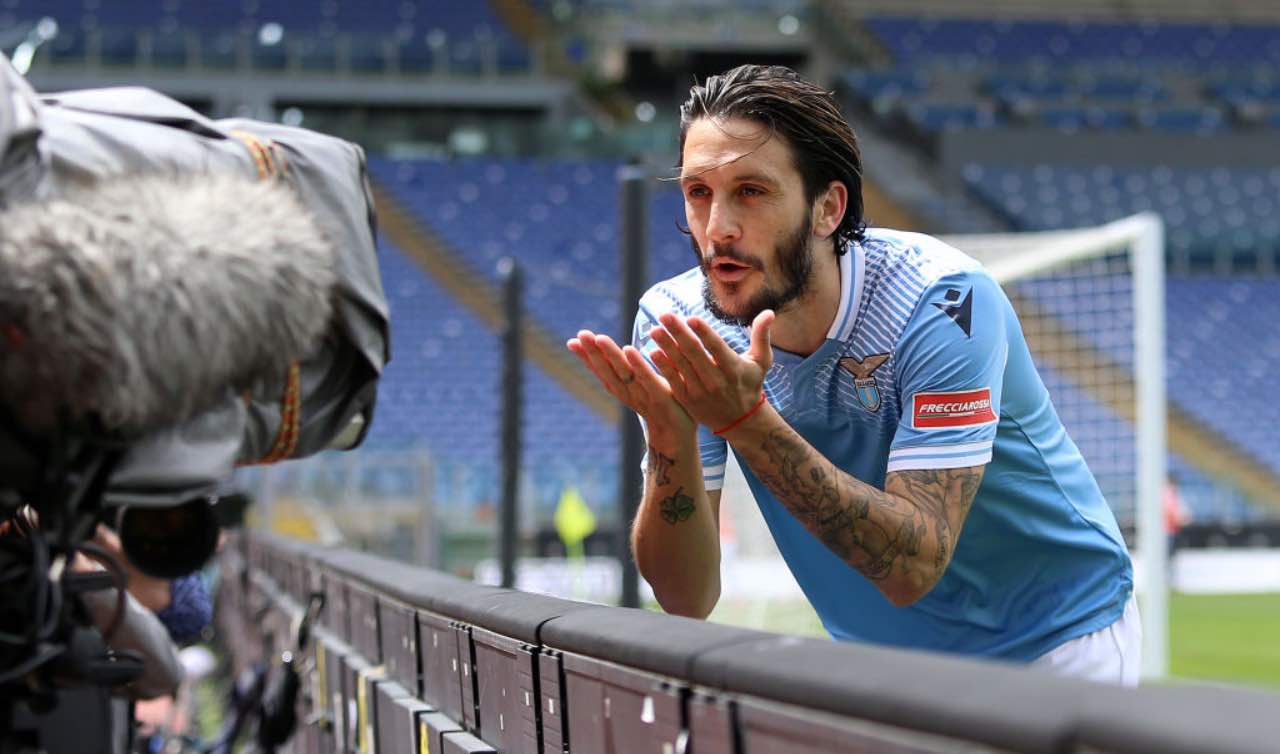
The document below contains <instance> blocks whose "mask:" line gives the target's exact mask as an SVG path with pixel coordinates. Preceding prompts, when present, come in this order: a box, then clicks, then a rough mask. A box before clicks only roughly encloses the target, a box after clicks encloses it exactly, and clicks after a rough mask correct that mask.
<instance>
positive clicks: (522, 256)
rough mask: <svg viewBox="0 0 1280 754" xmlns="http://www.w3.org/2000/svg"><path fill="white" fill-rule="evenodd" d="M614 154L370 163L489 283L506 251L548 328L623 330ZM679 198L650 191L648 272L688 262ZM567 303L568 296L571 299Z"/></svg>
mask: <svg viewBox="0 0 1280 754" xmlns="http://www.w3.org/2000/svg"><path fill="white" fill-rule="evenodd" d="M620 165H621V163H619V162H616V161H612V160H566V161H541V160H534V159H526V158H476V159H461V160H456V161H452V162H443V161H433V160H420V161H403V162H391V161H387V160H381V159H378V158H372V159H371V160H370V170H371V172H372V173H373V175H374V176H375V177H376V178H378V179H379V180H381V181H382V182H383V183H384V185H386V186H388V187H389V188H391V189H392V190H393V191H394V192H395V193H396V194H397V195H398V196H399V198H400V199H401V200H402V201H403V202H404V203H405V205H406V206H407V207H409V208H410V209H411V210H412V211H413V212H414V213H415V214H416V215H417V216H418V217H419V219H421V220H422V221H423V222H425V223H426V224H427V226H428V227H430V228H431V229H432V230H434V231H435V233H436V234H438V235H439V236H440V238H441V239H442V240H444V241H445V242H446V243H447V244H449V245H450V246H451V247H452V248H454V249H456V250H458V251H459V252H460V253H461V255H462V257H463V258H464V259H465V260H466V261H467V263H468V264H470V265H471V267H472V269H473V270H474V271H476V272H478V273H480V274H482V275H484V276H485V277H487V278H489V279H490V280H491V281H493V282H494V283H495V284H497V282H498V272H497V264H498V261H499V260H500V259H502V258H503V257H507V256H511V257H513V258H515V259H517V260H518V261H519V262H520V264H521V265H522V266H523V268H524V270H525V271H526V278H527V280H528V290H527V293H526V297H527V306H528V307H529V310H530V311H531V312H532V313H533V314H534V316H536V317H537V318H538V319H539V320H540V321H541V322H543V323H544V324H545V325H547V326H549V327H551V328H552V330H553V331H554V332H556V333H557V334H559V335H562V336H564V337H570V336H572V335H573V334H574V333H576V332H577V331H578V330H580V329H582V328H584V327H585V328H588V329H591V330H595V331H597V332H604V333H609V334H611V335H613V336H615V337H617V336H619V335H620V334H622V333H624V332H625V333H627V334H628V336H629V334H630V328H631V323H630V322H627V323H625V326H624V324H623V323H622V322H621V321H620V319H619V314H618V313H619V311H620V303H619V301H620V299H619V297H620V291H619V288H618V285H619V282H618V281H619V265H618V248H619V241H618V235H617V234H618V223H619V217H620V212H621V210H620V209H619V203H618V192H619V188H618V182H617V177H616V174H617V171H618V168H619V167H620ZM682 208H683V204H682V202H681V199H680V195H679V192H678V191H676V190H675V189H674V188H669V189H667V188H662V187H659V188H658V189H657V190H655V191H654V192H653V195H652V205H651V208H650V224H649V239H650V254H649V263H648V268H649V278H650V281H651V282H657V281H658V280H662V279H664V278H667V277H670V276H672V275H674V274H676V273H678V272H681V271H683V270H685V269H688V268H689V267H690V266H692V264H693V263H694V260H693V255H692V252H691V251H690V247H689V241H688V239H686V238H685V237H684V236H682V235H681V234H680V232H679V231H678V230H677V229H676V223H678V222H679V223H681V224H682V223H683V221H684V213H683V209H682ZM569 302H572V303H571V304H570V303H569Z"/></svg>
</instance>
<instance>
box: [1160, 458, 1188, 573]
mask: <svg viewBox="0 0 1280 754" xmlns="http://www.w3.org/2000/svg"><path fill="white" fill-rule="evenodd" d="M1162 503H1163V508H1164V533H1165V536H1166V537H1167V538H1168V541H1169V563H1170V567H1171V568H1172V566H1173V554H1174V552H1176V551H1177V549H1178V543H1179V537H1178V535H1179V534H1180V533H1181V532H1182V530H1183V528H1185V527H1186V525H1187V524H1189V523H1191V518H1192V516H1191V510H1190V509H1189V508H1187V506H1186V505H1185V504H1184V503H1183V502H1182V492H1181V491H1180V490H1179V489H1178V477H1177V476H1175V475H1174V474H1173V473H1172V472H1170V473H1169V475H1168V476H1166V477H1165V482H1164V494H1163V499H1162Z"/></svg>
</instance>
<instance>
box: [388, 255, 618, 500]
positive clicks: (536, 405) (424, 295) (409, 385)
mask: <svg viewBox="0 0 1280 754" xmlns="http://www.w3.org/2000/svg"><path fill="white" fill-rule="evenodd" d="M379 263H380V266H381V271H382V278H383V281H384V282H385V285H386V291H387V299H388V303H389V305H390V307H391V311H392V316H393V318H394V319H395V322H396V326H395V327H394V328H393V329H392V352H393V353H394V354H395V358H394V359H393V360H392V363H391V364H389V365H388V367H387V370H386V372H385V373H384V375H383V382H382V388H381V389H380V390H379V393H378V405H377V410H376V414H375V415H376V417H377V420H376V421H375V423H374V425H373V428H372V429H371V430H370V434H369V437H368V439H367V441H366V448H367V449H368V451H370V452H374V453H377V452H381V451H389V450H394V451H400V450H407V449H415V448H425V449H429V450H430V451H431V454H432V457H433V461H434V463H435V464H436V466H437V470H436V476H437V478H436V480H435V481H436V484H437V494H436V495H435V499H437V500H442V501H448V504H449V505H455V506H457V509H459V510H464V511H466V510H468V509H471V508H474V507H475V506H476V505H479V504H482V503H492V502H493V501H495V500H497V498H498V494H497V490H498V485H499V483H500V481H501V478H500V475H499V474H498V473H497V471H496V469H497V468H498V467H499V458H498V447H497V438H498V426H499V412H500V402H499V394H500V390H501V379H502V374H501V363H502V353H501V345H500V343H499V342H498V337H497V336H496V335H495V334H494V333H493V331H492V330H490V329H489V328H488V327H486V326H485V325H484V323H482V322H481V321H480V320H479V319H477V318H476V317H475V315H474V314H472V313H471V312H469V311H467V310H466V309H465V308H463V307H462V306H461V305H460V304H458V302H457V301H456V300H455V299H454V298H453V297H452V296H451V295H450V294H449V293H448V292H447V291H446V290H445V289H444V288H442V287H441V286H440V285H439V284H438V283H436V282H435V281H433V280H432V279H431V278H430V277H428V276H426V275H425V274H423V272H422V270H421V269H419V268H418V267H416V266H415V265H414V264H413V262H411V261H410V260H408V259H407V258H406V257H405V256H404V254H403V253H402V252H400V251H399V250H398V249H396V248H395V247H394V246H392V245H391V244H389V243H388V242H386V241H383V242H381V243H380V245H379ZM428 375H429V376H430V379H429V380H428V379H424V376H428ZM523 390H524V397H525V406H526V408H525V425H524V447H525V448H526V450H525V454H526V455H525V460H526V464H527V471H526V476H527V484H528V485H529V493H530V494H531V495H532V498H533V500H534V501H535V502H534V507H535V508H537V507H539V506H544V507H545V506H549V505H553V504H554V503H555V501H556V499H557V498H558V496H559V494H560V492H561V491H562V489H563V487H564V485H565V484H567V483H574V484H577V485H579V486H580V488H585V489H586V491H587V493H588V494H591V495H593V496H596V495H609V496H611V495H613V494H614V491H613V490H614V488H613V486H612V484H613V482H614V479H615V471H616V466H617V453H616V451H614V452H612V453H610V449H611V448H613V447H614V445H615V444H616V432H615V431H614V429H613V428H612V427H611V426H609V425H608V424H606V423H605V422H604V421H603V420H602V419H601V418H600V417H599V416H597V415H596V414H594V413H593V412H591V411H590V410H589V409H588V408H587V407H586V406H584V405H583V404H582V403H581V402H580V401H578V400H576V399H574V398H573V397H572V396H570V395H569V394H567V393H566V392H565V391H564V389H563V388H562V387H560V386H559V385H558V384H557V383H555V382H554V381H552V380H551V379H550V378H548V377H547V376H546V375H545V374H544V373H542V371H541V370H539V369H538V368H537V367H536V366H534V365H532V364H531V365H530V366H529V368H528V369H527V370H526V372H525V380H524V385H523ZM486 470H487V472H488V473H486ZM591 470H599V472H598V473H594V474H593V473H589V472H590V471H591ZM404 473H407V471H401V472H399V473H397V472H386V473H384V474H383V475H381V476H376V477H375V478H374V479H373V480H370V483H371V484H372V485H374V486H375V487H380V488H381V489H371V490H369V492H370V493H371V494H386V493H387V492H389V491H393V490H396V489H399V490H405V491H407V490H409V489H412V488H413V486H414V485H415V484H416V481H415V480H411V479H405V478H404ZM541 512H543V513H546V511H545V510H544V511H541Z"/></svg>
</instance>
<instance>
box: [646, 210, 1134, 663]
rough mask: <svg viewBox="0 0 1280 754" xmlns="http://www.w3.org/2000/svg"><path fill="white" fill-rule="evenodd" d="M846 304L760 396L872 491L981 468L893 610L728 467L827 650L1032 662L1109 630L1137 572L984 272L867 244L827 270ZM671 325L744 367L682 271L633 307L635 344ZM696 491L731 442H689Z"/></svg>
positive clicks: (782, 362)
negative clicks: (883, 649) (846, 647)
mask: <svg viewBox="0 0 1280 754" xmlns="http://www.w3.org/2000/svg"><path fill="white" fill-rule="evenodd" d="M840 270H841V297H840V305H839V309H838V313H837V315H836V318H835V321H834V322H833V324H832V326H831V330H830V332H828V333H827V339H826V341H825V343H824V344H823V345H822V346H821V347H820V348H819V349H818V350H817V351H816V352H814V353H813V354H811V355H810V356H808V357H800V356H797V355H795V354H790V353H787V352H784V351H779V350H777V349H775V350H774V365H773V367H772V369H770V371H769V373H768V375H766V378H765V394H766V395H767V396H768V399H769V401H770V403H772V404H773V406H774V408H776V409H777V410H778V412H779V413H780V414H781V415H782V417H783V418H784V419H785V420H786V421H787V422H788V423H789V424H790V425H791V426H792V427H794V428H795V429H796V431H797V432H799V433H800V434H801V435H802V436H803V437H804V438H805V439H806V440H808V442H809V443H810V444H812V445H813V446H814V448H816V449H817V450H818V452H820V453H822V455H823V456H825V457H826V458H828V459H829V460H831V461H832V462H833V463H835V464H836V466H838V467H840V468H841V469H843V470H844V471H846V472H848V473H849V474H851V475H852V476H854V477H856V478H857V479H860V480H862V481H863V482H866V483H868V484H871V485H874V486H876V487H878V488H881V489H883V487H884V480H885V474H886V473H887V472H889V471H899V470H909V469H947V468H959V467H965V466H981V465H983V464H985V465H986V470H985V474H984V476H983V479H982V485H981V487H979V489H978V492H977V495H976V497H975V498H974V502H973V506H972V508H971V509H970V511H969V514H968V517H967V518H966V519H965V522H964V527H963V528H962V530H961V533H960V538H959V540H958V542H957V544H956V548H955V552H954V553H953V556H952V559H951V564H950V565H949V566H948V567H947V570H946V572H945V573H944V574H943V575H942V578H941V579H940V580H939V581H938V583H937V585H936V586H934V588H933V589H932V590H931V591H930V592H929V593H928V594H927V595H925V596H924V597H923V598H922V599H920V600H919V601H918V602H916V603H915V604H913V605H911V606H909V607H903V608H898V607H894V606H893V605H892V604H890V603H889V601H888V600H887V599H886V598H885V597H884V596H883V595H882V594H881V593H880V591H879V590H878V589H877V588H876V587H875V586H874V585H873V584H872V583H871V582H870V581H868V580H867V579H866V578H865V577H863V576H862V575H861V574H860V573H858V571H856V570H855V569H853V568H852V567H851V566H849V565H848V564H846V563H845V562H844V561H843V560H841V559H840V558H839V557H837V556H836V555H835V554H834V553H832V552H831V551H830V550H829V549H827V547H826V546H825V545H824V544H823V543H822V542H821V541H820V540H818V539H817V538H816V537H814V536H813V535H812V534H811V533H809V531H808V530H807V529H806V528H805V527H804V525H803V524H801V523H800V521H798V520H797V519H796V518H795V517H794V516H792V515H791V513H790V512H789V511H787V509H786V508H784V507H783V506H782V504H781V503H779V502H778V501H777V499H775V498H774V496H773V494H772V493H771V492H770V491H769V490H768V489H767V488H766V487H765V486H764V485H763V484H762V483H761V482H760V480H759V479H758V478H757V477H756V476H755V474H754V473H752V472H751V470H750V469H749V468H747V466H746V464H745V463H743V464H741V465H742V467H743V472H744V473H745V475H746V478H747V482H748V483H749V484H750V486H751V489H752V491H753V492H754V493H755V498H756V501H757V502H758V504H759V506H760V510H761V512H762V513H763V514H764V518H765V521H766V522H767V523H768V525H769V528H770V530H771V531H772V533H773V538H774V540H775V541H776V542H777V545H778V549H779V550H780V551H781V552H782V555H783V557H784V558H785V559H786V561H787V565H788V566H790V568H791V571H792V573H793V574H794V575H795V578H796V580H797V581H798V582H799V584H800V586H801V587H802V588H803V589H804V591H805V594H806V595H807V596H808V598H809V601H810V602H812V603H813V606H814V608H815V609H816V610H817V612H818V615H819V616H820V617H821V618H822V622H823V624H824V625H825V626H826V628H827V630H828V631H829V632H830V633H831V635H832V636H834V637H836V638H839V639H855V640H864V641H871V642H877V643H881V644H892V645H897V646H903V647H913V648H922V649H932V650H939V651H947V652H959V653H964V654H972V655H986V656H992V657H1004V658H1009V659H1014V660H1024V661H1027V660H1032V659H1034V658H1036V657H1038V656H1040V655H1042V654H1044V653H1045V652H1048V651H1049V650H1051V649H1053V648H1054V647H1056V646H1058V645H1060V644H1062V643H1063V642H1065V641H1068V640H1070V639H1073V638H1076V637H1078V636H1083V635H1084V634H1087V633H1090V632H1092V631H1096V630H1098V629H1100V628H1103V627H1105V626H1108V625H1110V624H1111V623H1113V622H1115V621H1116V620H1117V619H1119V618H1120V616H1121V615H1122V613H1123V612H1124V605H1125V601H1126V600H1127V599H1128V597H1129V595H1130V593H1131V592H1132V590H1133V569H1132V565H1131V563H1130V560H1129V555H1128V552H1127V550H1126V549H1125V546H1124V542H1123V540H1122V539H1121V536H1120V530H1119V527H1118V526H1117V525H1116V521H1115V517H1114V516H1113V515H1112V513H1111V510H1110V508H1109V507H1108V506H1107V503H1106V501H1105V500H1104V499H1103V496H1102V492H1101V491H1100V490H1099V488H1098V484H1097V482H1096V481H1095V480H1094V478H1093V474H1092V473H1091V472H1090V471H1089V469H1088V467H1087V466H1086V465H1085V462H1084V459H1083V458H1082V457H1081V455H1080V451H1079V449H1077V448H1076V445H1075V443H1074V442H1072V441H1071V438H1069V437H1067V433H1066V431H1065V430H1064V429H1063V426H1062V422H1061V420H1060V419H1059V418H1058V414H1057V412H1056V411H1055V410H1054V408H1053V404H1052V403H1051V402H1050V400H1049V394H1048V391H1047V390H1046V389H1045V386H1044V383H1043V382H1042V381H1041V380H1040V376H1039V374H1037V372H1036V368H1035V365H1034V364H1033V363H1032V359H1031V354H1030V352H1029V351H1028V350H1027V344H1026V341H1025V340H1024V339H1023V335H1022V329H1021V327H1020V326H1019V324H1018V319H1017V316H1016V314H1015V313H1014V310H1013V307H1012V306H1011V305H1010V303H1009V300H1008V298H1006V297H1005V295H1004V292H1003V291H1002V290H1001V289H1000V287H999V285H997V284H996V283H995V281H993V280H992V279H991V278H990V277H989V276H988V275H987V274H986V272H985V271H984V270H983V269H982V267H981V266H980V265H979V264H978V262H976V261H975V260H973V259H972V258H970V257H968V256H966V255H965V254H963V253H962V252H960V251H958V250H956V249H954V248H952V247H950V246H947V245H946V244H944V243H942V242H941V241H938V240H937V239H934V238H931V237H929V236H925V235H920V234H915V233H903V232H897V231H891V230H882V229H874V230H869V231H868V232H867V237H866V240H865V241H864V242H863V243H861V244H852V245H851V247H850V249H849V252H848V253H846V254H844V255H843V256H842V257H841V258H840ZM666 311H674V312H676V313H677V314H679V315H681V316H686V317H687V316H691V315H697V316H699V317H701V318H703V319H704V320H706V321H707V322H709V323H712V325H713V327H715V329H716V330H717V331H718V332H719V333H720V335H721V336H722V337H723V338H724V339H725V341H726V342H727V343H728V344H729V345H730V346H731V347H732V348H733V349H734V350H735V351H738V352H739V353H742V352H745V351H746V350H747V347H748V345H749V341H750V333H749V331H748V329H747V328H744V327H737V326H734V325H727V324H725V323H723V322H720V321H719V320H717V319H715V317H714V316H713V315H712V314H711V313H710V312H709V311H708V310H707V308H706V306H705V304H704V303H703V298H702V274H701V272H700V271H699V270H697V269H693V270H690V271H689V272H686V273H684V274H683V275H680V276H678V277H675V278H672V279H670V280H667V281H665V282H662V283H659V284H658V285H656V286H654V287H653V288H651V289H650V290H649V291H648V293H646V294H645V295H644V297H643V298H642V299H641V301H640V313H639V315H638V316H637V319H636V328H635V335H634V337H633V343H634V344H635V345H636V346H637V347H638V348H640V349H641V350H642V351H645V352H650V351H652V350H653V349H654V348H655V345H654V344H653V343H652V342H651V341H650V340H649V338H648V335H647V334H648V332H649V330H650V328H652V327H653V326H655V325H656V324H657V322H658V316H659V315H660V314H662V313H663V312H666ZM699 444H700V449H701V454H702V465H703V474H704V477H705V482H706V487H707V489H709V490H714V489H719V488H720V486H721V484H722V483H723V480H724V465H725V459H726V453H727V451H728V448H727V444H726V443H725V441H724V440H722V439H721V438H719V437H716V436H715V435H713V434H712V433H711V431H710V430H709V429H707V428H706V427H700V428H699Z"/></svg>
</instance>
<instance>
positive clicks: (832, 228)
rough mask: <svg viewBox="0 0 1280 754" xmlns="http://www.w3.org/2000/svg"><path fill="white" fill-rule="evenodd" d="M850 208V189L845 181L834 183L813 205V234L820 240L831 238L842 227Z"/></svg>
mask: <svg viewBox="0 0 1280 754" xmlns="http://www.w3.org/2000/svg"><path fill="white" fill-rule="evenodd" d="M848 206H849V188H848V187H847V186H845V185H844V181H832V182H831V183H828V184H827V190H826V191H824V192H822V193H821V194H820V195H819V196H818V198H817V199H816V200H814V204H813V233H814V235H816V236H818V237H820V238H830V237H831V235H832V234H833V233H835V232H836V229H837V228H839V227H840V221H841V220H843V219H844V211H845V209H847V208H848Z"/></svg>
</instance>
